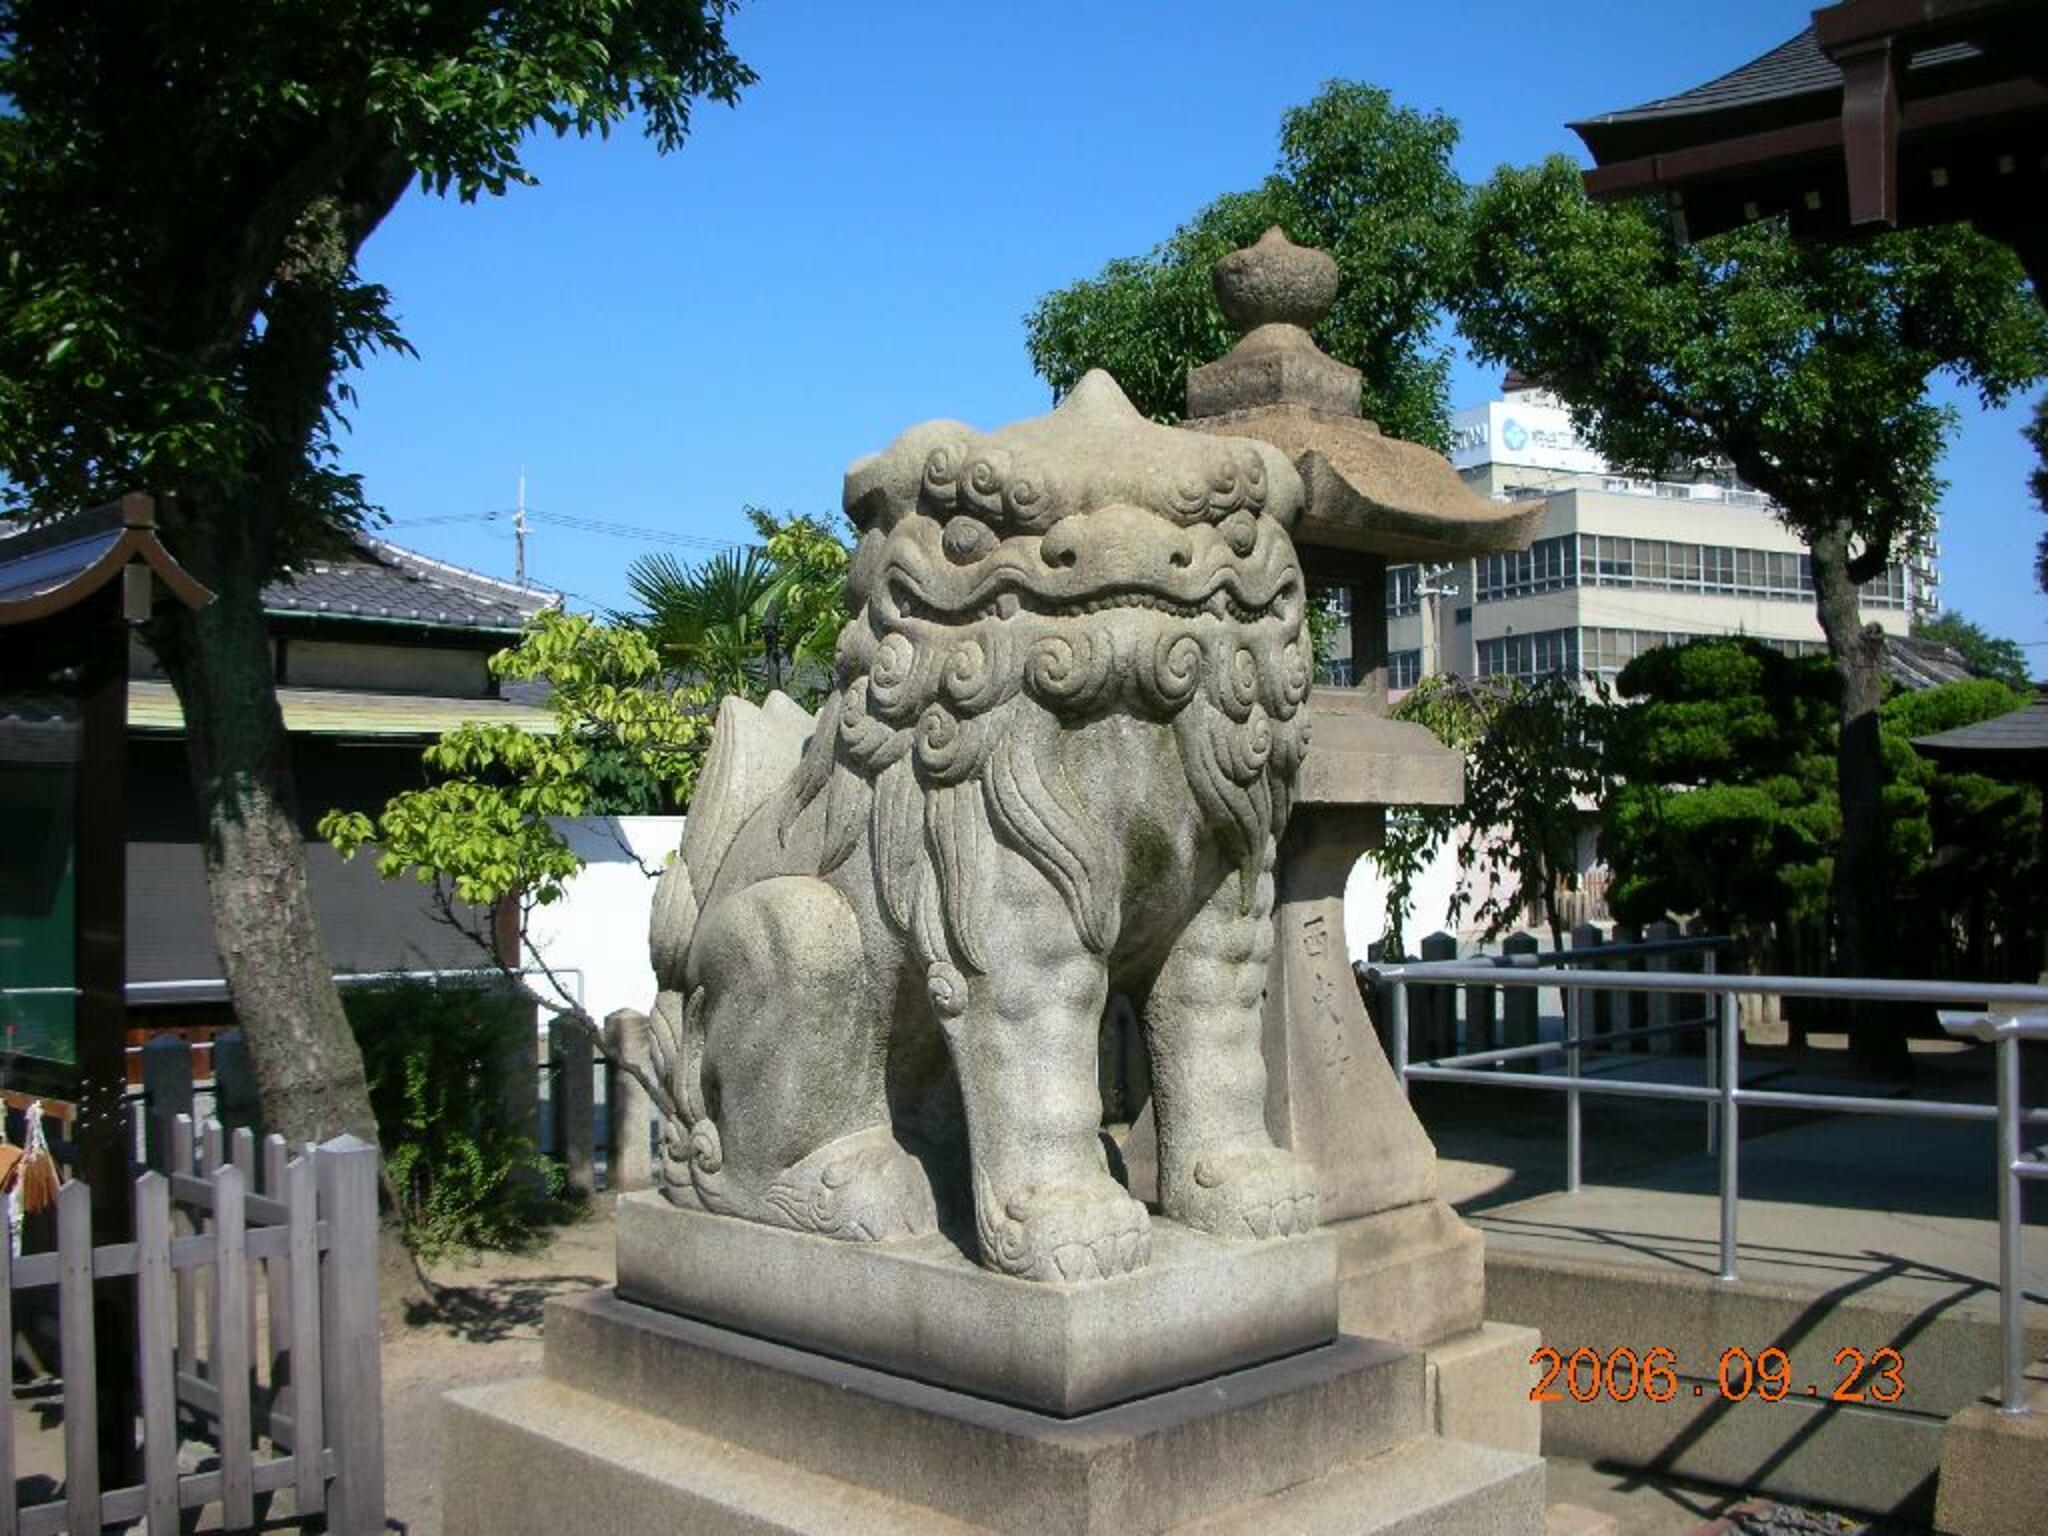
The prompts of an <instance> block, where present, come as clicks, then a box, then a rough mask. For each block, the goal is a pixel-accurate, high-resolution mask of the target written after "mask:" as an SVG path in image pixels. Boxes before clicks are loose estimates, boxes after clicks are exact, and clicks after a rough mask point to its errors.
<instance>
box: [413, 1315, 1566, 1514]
mask: <svg viewBox="0 0 2048 1536" xmlns="http://www.w3.org/2000/svg"><path fill="white" fill-rule="evenodd" d="M544 1332H545V1336H546V1371H547V1374H546V1375H545V1377H542V1378H529V1379H526V1380H523V1381H507V1382H495V1383H492V1384H490V1385H488V1386H484V1387H477V1388H470V1389H467V1390H465V1391H460V1392H455V1393H451V1394H450V1395H449V1398H448V1405H449V1407H448V1420H447V1433H446V1436H445V1439H444V1441H443V1480H442V1488H443V1493H444V1500H445V1505H444V1507H445V1511H446V1514H445V1521H446V1529H447V1531H448V1533H449V1536H556V1533H559V1532H562V1531H567V1530H575V1529H578V1528H580V1527H582V1526H585V1525H588V1524H590V1523H591V1522H592V1521H593V1520H596V1521H597V1522H598V1523H599V1524H601V1525H602V1526H603V1528H604V1530H605V1532H606V1536H669V1533H672V1532H676V1531H689V1532H692V1533H693V1536H726V1533H731V1536H741V1533H744V1536H766V1533H798V1532H801V1533H805V1536H828V1533H829V1536H903V1533H916V1536H968V1533H971V1532H982V1533H1000V1536H1045V1533H1048V1532H1060V1533H1072V1536H1153V1533H1160V1532H1167V1531H1174V1532H1187V1533H1192V1532H1196V1531H1199V1532H1201V1533H1203V1536H1272V1533H1274V1532H1288V1533H1291V1536H1323V1533H1328V1536H1337V1533H1340V1532H1341V1533H1344V1536H1368V1533H1370V1536H1538V1533H1540V1532H1541V1530H1542V1528H1543V1469H1542V1463H1541V1462H1540V1461H1538V1460H1536V1459H1535V1458H1533V1457H1529V1456H1516V1455H1512V1454H1509V1453H1505V1452H1500V1451H1495V1450H1490V1449H1485V1448H1482V1447H1478V1446H1470V1445H1461V1444H1459V1443H1458V1442H1456V1441H1450V1440H1442V1439H1439V1438H1437V1437H1435V1436H1433V1435H1430V1434H1428V1433H1426V1432H1424V1430H1423V1426H1422V1420H1423V1381H1422V1362H1421V1360H1420V1358H1419V1357H1418V1356H1416V1355H1414V1354H1413V1353H1410V1352H1408V1351H1405V1350H1401V1349H1398V1348H1396V1347H1394V1346H1392V1345H1387V1344H1382V1343H1377V1342H1374V1341H1370V1340H1362V1339H1354V1338H1349V1337H1340V1338H1338V1339H1337V1340H1335V1341H1333V1342H1331V1343H1329V1344H1324V1345H1321V1346H1319V1347H1317V1348H1315V1349H1310V1350H1305V1351H1303V1352H1301V1353H1299V1354H1295V1355H1290V1356H1289V1357H1287V1358H1286V1359H1284V1360H1277V1361H1272V1362H1270V1363H1268V1364H1266V1365H1259V1366H1253V1367H1251V1368H1249V1369H1247V1370H1242V1371H1233V1372H1231V1373H1229V1374H1227V1375H1224V1376H1220V1377H1216V1378H1213V1379H1211V1380H1208V1381H1204V1382H1202V1383H1200V1384H1197V1385H1194V1386H1186V1387H1180V1388H1176V1389H1174V1390H1172V1391H1168V1392H1161V1393H1158V1394H1155V1395H1153V1396H1151V1397H1147V1398H1144V1399H1141V1400H1139V1401H1137V1402H1132V1403H1124V1404H1120V1405H1118V1406H1116V1407H1113V1408H1105V1409H1102V1410H1100V1411H1098V1412H1096V1413H1091V1414H1086V1415H1082V1416H1079V1417H1075V1418H1055V1417H1053V1416H1051V1415H1047V1414H1040V1413H1034V1412H1032V1411H1031V1410H1029V1409H1024V1408H1017V1407H1012V1406H1010V1405H1008V1404H1005V1403H997V1402H990V1401H989V1400H987V1399H986V1398H982V1397H976V1396H971V1395H968V1394H966V1393H961V1392H953V1391H949V1390H947V1389H945V1388H943V1387H934V1386H928V1385H926V1384H924V1383H922V1382H914V1381H908V1380H905V1379H904V1378H902V1377H899V1376H892V1375H889V1374H887V1373H884V1372H880V1371H875V1370H872V1369H870V1368H868V1367H866V1366H862V1365H855V1364H850V1363H847V1362H844V1361H839V1360H833V1359H828V1358H826V1357H824V1356H821V1355H815V1354H811V1353H809V1352H807V1351H802V1350H796V1349H792V1348H791V1347H789V1346H788V1345H784V1344H776V1343H772V1342H770V1341H768V1340H765V1339H758V1338H753V1337H750V1336H748V1335H745V1334H739V1333H734V1332H732V1331H730V1330H727V1329H721V1328H715V1327H713V1326H711V1325H710V1324H707V1323H699V1322H692V1321H690V1320H689V1319H687V1318H681V1317H676V1316H674V1315H672V1314H668V1313H661V1312H654V1311H650V1310H648V1309H646V1308H644V1307H637V1306H634V1305H632V1304H630V1303H626V1302H622V1301H619V1300H618V1299H617V1298H616V1297H614V1296H612V1295H610V1294H609V1293H603V1292H599V1293H594V1294H592V1295H588V1296H583V1297H577V1298H572V1299H568V1300H558V1301H552V1302H550V1303H549V1304H548V1309H547V1319H546V1322H545V1324H544Z"/></svg>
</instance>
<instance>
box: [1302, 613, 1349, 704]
mask: <svg viewBox="0 0 2048 1536" xmlns="http://www.w3.org/2000/svg"><path fill="white" fill-rule="evenodd" d="M1343 626H1344V620H1343V618H1342V617H1341V616H1340V615H1339V614H1338V612H1337V599H1336V596H1335V594H1333V593H1329V592H1321V593H1316V592H1312V593H1310V594H1309V603H1308V648H1309V655H1310V656H1311V657H1312V658H1313V660H1314V664H1315V680H1316V681H1317V682H1318V683H1328V682H1330V681H1331V680H1332V677H1333V674H1332V672H1331V670H1330V663H1331V662H1332V661H1333V660H1334V659H1335V658H1336V655H1337V631H1338V630H1339V629H1341V628H1343Z"/></svg>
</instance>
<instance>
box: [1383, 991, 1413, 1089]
mask: <svg viewBox="0 0 2048 1536" xmlns="http://www.w3.org/2000/svg"><path fill="white" fill-rule="evenodd" d="M1387 1038H1388V1039H1389V1040H1391V1041H1392V1042H1393V1044H1394V1081H1395V1082H1397V1083H1399V1084H1400V1085H1401V1097H1402V1098H1404V1099H1405V1098H1407V1097H1408V983H1407V982H1405V981H1402V980H1401V979H1400V978H1398V977H1396V978H1395V979H1394V990H1393V991H1392V992H1390V993H1389V994H1388V995H1387Z"/></svg>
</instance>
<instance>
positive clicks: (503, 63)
mask: <svg viewBox="0 0 2048 1536" xmlns="http://www.w3.org/2000/svg"><path fill="white" fill-rule="evenodd" d="M730 9H731V0H684V3H659V4H658V3H655V0H505V3H498V4H491V3H485V0H472V3H464V4H446V5H441V4H436V5H424V4H419V3H415V0H403V3H401V0H275V3H271V4H266V5H246V4H244V5H213V6H191V5H173V4H169V3H167V0H133V3H129V4H121V5H79V4H75V3H73V0H0V476H4V478H5V482H6V495H7V496H8V498H9V500H10V501H11V502H12V503H14V504H16V505H17V506H19V507H21V508H24V509H26V510H27V511H28V512H30V513H31V514H33V515H36V516H49V515H55V514H59V513H63V512H67V511H71V510H74V509H76V508H78V507H80V506H87V505H91V504H93V503H94V502H96V501H99V500H103V499H106V498H107V497H109V496H110V495H112V494H114V493H117V492H120V491H126V490H144V491H149V492H152V493H154V494H155V495H156V496H157V497H158V500H159V503H160V505H161V507H162V524H163V531H164V538H165V541H166V543H167V544H169V546H170V547H171V549H172V550H173V552H174V553H175V554H176V555H177V556H178V558H179V559H180V560H182V561H183V562H184V563H185V565H186V566H187V567H188V568H189V569H191V570H192V572H193V573H194V574H195V575H196V576H197V577H198V578H199V579H200V580H201V581H203V582H205V583H206V585H208V586H209V587H211V588H212V589H213V591H214V592H215V593H216V594H217V600H216V601H215V602H214V603H213V604H212V605H211V606H209V607H207V608H205V609H203V610H201V611H199V612H197V613H188V612H186V611H185V610H183V609H181V608H175V607H173V608H168V609H166V610H165V611H164V613H163V614H161V615H160V616H159V617H158V618H157V619H156V620H155V621H154V622H153V623H152V624H151V626H150V629H149V640H150V643H151V645H152V646H153V648H154V649H155V651H156V653H157V655H158V657H159V658H160V659H161V661H162V663H163V666H164V669H165V671H166V672H167V673H168V675H169V677H170V679H171V682H172V685H173V686H174V687H175V689H176V690H177V694H178V699H179V702H180V704H181V706H182V708H183V711H184V717H185V721H186V743H187V755H188V758H189V761H190V767H191V777H192V783H193V788H194V792H195V794H196V796H197V800H198V805H199V808H200V812H201V820H202V822H203V824H204V827H205V829H206V835H205V842H204V847H205V861H206V869H207V876H208V887H209V893H210V902H211V906H212V909H213V910H212V916H213V927H214V933H215V938H216V941H217V944H218V947H219V950H220V954H221V958H222V966H223V969H224V971H225V974H226V978H227V983H228V988H229V992H230V995H231V996H232V998H233V1000H234V1005H235V1009H236V1013H237V1016H238V1017H239V1018H240V1020H241V1022H242V1023H243V1025H244V1026H245V1027H246V1029H247V1031H248V1035H249V1040H250V1045H251V1049H252V1053H253V1055H254V1058H255V1064H256V1069H257V1076H258V1079H259V1083H260V1086H261V1091H262V1098H263V1109H264V1115H265V1118H266V1120H267V1122H268V1124H269V1125H270V1127H271V1128H272V1129H273V1130H276V1131H280V1132H282V1133H283V1134H284V1135H285V1137H286V1138H287V1139H288V1140H290V1141H292V1142H294V1143H296V1142H298V1141H301V1140H304V1139H307V1138H312V1137H319V1136H326V1135H330V1134H332V1133H334V1132H336V1131H338V1130H342V1129H348V1130H352V1131H354V1132H356V1133H358V1134H360V1135H364V1136H370V1135H373V1134H374V1126H373V1123H372V1116H371V1111H370V1105H369V1100H368V1097H367V1094H366V1092H365V1089H364V1078H363V1068H362V1060H361V1055H360V1053H359V1051H358V1050H357V1048H356V1046H355V1043H354V1041H353V1040H352V1039H351V1038H350V1036H349V1033H348V1029H347V1026H346V1023H345V1021H344V1018H343V1014H342V1009H341V1004H340V1001H339V998H338V997H337V995H336V993H335V990H334V986H333V981H332V978H331V975H330V972H329V969H328V966H327V963H326V959H325V956H324V954H323V952H322V947H321V943H320V935H319V931H318V927H317V925H316V922H315V918H314V913H313V908H312V904H311V901H310V899H309V897H308V895H307V889H306V879H305V863H304V854H303V850H302V848H301V845H300V841H299V837H300V834H299V830H298V823H297V819H296V816H295V814H294V800H295V791H294V788H293V783H292V774H291V767H290V757H289V752H288V748H287V743H286V739H285V733H284V723H283V719H282V716H281V714H280V713H279V710H278V704H277V696H276V691H275V687H274V679H273V676H272V670H271V662H270V649H269V637H268V634H267V632H266V630H265V625H264V619H263V610H262V603H261V600H260V593H261V591H262V588H263V585H264V583H265V582H267V581H269V580H271V579H272V578H274V577H276V576H277V575H279V574H280V573H282V572H286V571H289V570H291V569H292V568H294V566H295V565H297V564H298V563H300V562H302V561H304V560H305V559H307V558H309V557H310V556H312V555H314V554H315V553H317V552H319V551H321V550H322V549H324V548H326V547H328V546H329V545H331V544H332V543H333V542H334V541H335V540H336V538H337V536H338V535H339V534H341V533H342V532H344V531H345V530H347V529H349V528H351V527H353V526H355V525H357V524H358V523H360V522H361V521H362V519H363V518H364V516H365V515H366V513H367V511H368V509H367V508H366V506H365V504H364V502H363V498H362V493H361V485H360V483H359V481H358V480H357V478H356V477H355V476H353V475H351V474H349V473H347V472H346V471H345V470H344V469H342V468H341V466H340V464H339V461H338V457H337V452H336V445H335V430H336V427H337V425H338V424H339V423H340V421H341V417H340V411H341V409H342V408H343V407H344V406H345V405H346V404H347V403H348V401H349V400H350V398H351V395H350V385H349V384H348V382H347V379H346V373H347V370H348V369H349V368H351V367H352V366H353V365H354V364H355V363H357V362H358V361H359V360H360V358H361V357H362V356H363V355H364V353H365V352H366V351H368V350H370V349H372V348H375V347H387V348H390V347H402V346H403V345H404V343H403V340H402V338H401V337H400V335H399V332H398V330H397V328H396V326H395V325H394V323H393V321H392V319H391V316H390V312H389V308H388V296H387V295H386V293H385V292H384V290H383V289H382V288H380V287H378V286H377V285H375V284H371V283H365V282H364V281H363V280H362V279H361V276H360V275H359V272H358V270H357V255H358V253H359V252H360V250H361V249H362V247H363V244H364V242H365V241H366V240H367V239H368V238H369V236H370V235H371V233H372V232H373V231H374V230H375V229H376V228H377V227H378V225H379V224H380V223H381V222H382V221H383V219H384V218H385V216H386V215H387V214H388V213H389V212H390V211H391V209H392V208H393V207H394V206H395V205H396V204H397V202H398V200H399V199H400V198H401V197H402V196H403V195H404V194H405V192H406V190H407V189H408V188H409V187H410V186H412V185H413V184H414V183H418V184H420V185H421V186H423V187H424V188H426V189H427V190H430V191H433V192H436V193H441V194H446V193H449V192H453V193H455V194H456V195H458V196H460V197H461V198H463V199H464V200H473V199H475V198H478V197H482V196H484V195H487V194H490V195H495V194H498V193H502V192H504V191H505V190H506V189H507V188H508V187H510V186H512V185H514V184H519V183H525V182H529V181H531V180H532V177H531V175H530V174H529V172H528V171H527V170H526V169H525V166H524V164H523V162H522V153H523V149H524V146H525V144H526V142H527V139H528V135H529V134H530V133H532V132H533V131H535V130H546V131H551V132H553V133H555V134H557V135H563V134H570V133H575V134H590V133H605V132H607V131H609V130H610V129H611V128H612V127H614V126H616V125H618V124H621V123H623V122H625V121H627V120H628V119H637V120H638V121H639V122H641V123H642V125H643V126H644V127H645V129H646V131H647V132H648V134H649V135H650V136H651V138H652V139H653V140H654V142H655V143H656V144H657V145H658V146H659V147H661V148H663V149H674V148H676V147H677V146H678V145H680V144H681V143H682V141H683V139H684V137H685V135H686V133H687V131H688V129H689V126H690V117H691V109H692V105H693V103H694V102H695V101H697V100H699V99H710V100H715V101H721V102H731V101H733V100H735V99H736V97H737V95H738V93H739V91H740V90H741V88H742V87H743V86H744V85H746V84H747V83H748V82H749V81H750V80H751V79H752V76H751V74H750V72H749V71H748V70H747V68H746V67H745V66H744V65H743V64H741V63H740V62H739V60H737V59H736V58H735V57H734V56H733V54H732V52H731V51H730V49H729V48H728V46H727V43H726V38H725V30H724V29H725V21H726V17H727V15H728V13H729V11H730Z"/></svg>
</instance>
